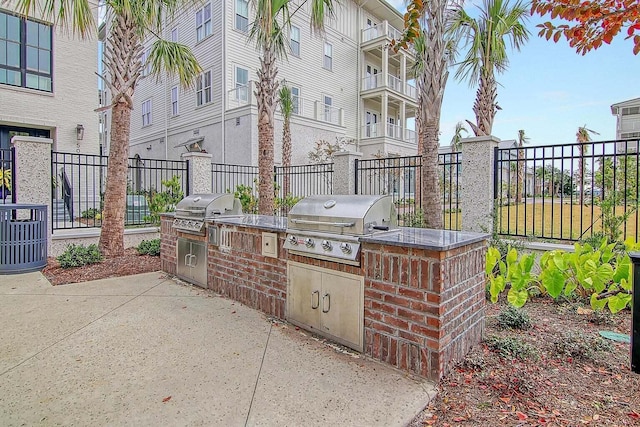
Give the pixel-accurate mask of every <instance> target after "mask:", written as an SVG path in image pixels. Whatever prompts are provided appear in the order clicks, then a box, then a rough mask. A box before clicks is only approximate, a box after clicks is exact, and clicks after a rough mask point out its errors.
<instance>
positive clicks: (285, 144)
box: [282, 116, 291, 197]
mask: <svg viewBox="0 0 640 427" xmlns="http://www.w3.org/2000/svg"><path fill="white" fill-rule="evenodd" d="M282 128H283V129H282V166H283V167H284V176H283V177H282V195H283V196H284V197H286V196H287V194H289V192H290V191H291V189H290V185H291V184H290V177H289V173H290V166H291V119H290V118H289V117H288V116H285V118H284V123H283V125H282Z"/></svg>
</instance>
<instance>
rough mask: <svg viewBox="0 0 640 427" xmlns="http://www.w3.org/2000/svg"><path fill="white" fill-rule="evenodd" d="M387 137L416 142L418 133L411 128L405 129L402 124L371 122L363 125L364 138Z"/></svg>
mask: <svg viewBox="0 0 640 427" xmlns="http://www.w3.org/2000/svg"><path fill="white" fill-rule="evenodd" d="M383 136H384V137H387V138H391V139H395V140H398V141H404V142H409V143H412V144H415V143H416V133H415V132H414V131H413V130H411V129H404V128H402V126H400V125H396V124H392V123H387V125H386V126H383V124H382V123H370V124H368V125H364V126H363V127H362V138H363V139H368V138H378V137H383Z"/></svg>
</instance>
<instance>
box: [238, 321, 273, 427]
mask: <svg viewBox="0 0 640 427" xmlns="http://www.w3.org/2000/svg"><path fill="white" fill-rule="evenodd" d="M272 329H273V323H272V322H270V324H269V333H268V334H267V342H266V343H265V344H264V351H263V352H262V360H260V368H259V369H258V375H257V376H256V383H255V384H254V385H253V393H252V394H251V402H250V403H249V410H248V411H247V419H246V420H245V421H244V426H245V427H247V426H248V425H249V416H250V415H251V408H252V407H253V399H254V398H255V397H256V390H257V389H258V383H259V382H260V374H261V373H262V365H264V358H265V356H266V354H267V348H269V338H271V331H272Z"/></svg>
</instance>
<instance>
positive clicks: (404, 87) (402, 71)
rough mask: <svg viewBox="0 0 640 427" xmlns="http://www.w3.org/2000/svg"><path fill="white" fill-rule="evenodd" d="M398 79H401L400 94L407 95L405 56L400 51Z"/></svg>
mask: <svg viewBox="0 0 640 427" xmlns="http://www.w3.org/2000/svg"><path fill="white" fill-rule="evenodd" d="M400 78H401V79H402V88H401V90H402V93H404V94H406V93H407V81H408V80H409V79H408V78H407V55H406V54H405V53H404V51H400Z"/></svg>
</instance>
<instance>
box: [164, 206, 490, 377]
mask: <svg viewBox="0 0 640 427" xmlns="http://www.w3.org/2000/svg"><path fill="white" fill-rule="evenodd" d="M172 221H173V216H172V215H171V214H165V215H163V216H162V224H161V239H162V244H161V260H162V269H163V270H164V271H165V272H167V273H169V274H176V268H177V242H178V239H179V238H181V239H188V240H189V241H192V242H193V243H194V244H199V245H206V263H207V281H206V282H207V288H209V289H211V290H213V291H215V292H217V293H220V294H221V295H224V296H226V297H228V298H231V299H234V300H236V301H239V302H241V303H243V304H245V305H247V306H249V307H252V308H255V309H257V310H261V311H263V312H264V313H266V314H267V315H269V316H274V317H276V318H279V319H283V320H289V318H290V317H291V313H290V312H291V311H292V310H293V305H292V304H289V305H288V304H287V291H288V289H290V287H289V285H290V281H291V278H290V277H288V272H289V271H293V270H291V266H292V265H296V266H299V265H303V266H304V267H307V266H308V268H309V269H310V270H311V271H312V272H315V273H314V274H316V276H314V277H318V278H319V277H321V274H326V275H328V276H327V277H329V279H328V281H334V278H335V280H342V279H341V278H342V277H343V276H346V277H348V278H350V279H349V280H350V282H349V286H351V284H353V283H355V286H354V287H353V289H354V292H355V294H354V293H352V294H350V295H355V297H353V298H351V299H350V300H349V301H350V304H349V306H350V308H349V310H352V311H353V310H355V312H354V313H353V316H352V317H354V320H355V321H356V323H357V320H358V319H360V320H361V322H360V325H361V328H362V329H361V330H358V331H356V334H355V336H356V339H357V337H358V336H361V337H362V341H361V345H357V344H356V345H350V346H351V347H353V348H361V349H362V350H363V351H364V353H365V354H366V355H367V356H369V357H372V358H374V359H377V360H380V361H383V362H386V363H389V364H391V365H393V366H395V367H397V368H399V369H402V370H405V371H408V372H410V373H412V374H416V375H419V376H422V377H425V378H429V379H432V380H438V379H440V378H442V376H444V375H445V373H447V372H448V370H449V369H451V367H452V366H453V365H454V364H455V363H456V362H458V361H460V360H462V358H463V357H464V356H465V355H466V353H467V352H468V351H469V350H470V349H471V347H472V346H474V345H476V344H478V343H479V342H480V341H481V339H482V334H483V330H484V322H485V285H484V282H485V281H484V263H485V254H486V239H487V237H488V236H487V235H485V234H479V233H467V232H456V231H445V230H428V229H418V228H400V229H399V231H390V232H388V233H380V234H376V235H374V236H368V237H362V238H361V239H360V242H361V245H362V246H361V255H360V258H361V263H360V265H359V266H354V265H347V264H343V263H338V262H333V261H325V260H322V259H316V258H310V257H305V256H301V255H297V254H290V253H289V252H288V251H287V250H286V249H284V248H283V245H284V241H285V238H286V232H285V230H286V228H287V220H286V218H280V217H271V216H261V215H244V216H240V217H220V218H217V219H214V220H211V221H208V223H207V230H208V231H207V233H206V234H205V235H204V236H201V235H193V234H188V233H183V232H180V231H177V230H175V229H174V228H173V227H172ZM314 280H315V279H314ZM318 280H319V279H318ZM345 283H347V282H345ZM358 283H360V285H358ZM328 285H330V283H328ZM316 292H317V291H315V292H313V293H312V294H310V295H312V296H311V298H310V300H311V301H310V304H311V305H314V304H316V305H315V306H314V307H313V308H314V309H315V308H320V309H319V310H316V311H317V312H318V313H320V311H321V310H322V312H323V313H327V312H328V311H329V310H330V309H328V308H327V307H330V305H331V301H329V302H328V305H326V306H325V301H324V298H322V302H320V298H321V297H320V293H318V296H317V299H316V300H314V296H313V294H315V293H316ZM323 292H324V291H323ZM343 299H344V298H343ZM331 300H334V301H335V302H334V304H336V305H337V304H340V298H337V297H334V298H332V299H331ZM306 301H307V300H306V299H305V302H306ZM314 301H316V302H314ZM318 306H320V307H318ZM325 310H326V311H325ZM349 316H351V313H346V314H345V315H344V317H345V318H347V317H349ZM296 323H297V324H298V323H299V322H296ZM329 324H330V322H329ZM310 329H311V330H313V331H314V332H317V333H319V334H322V333H323V329H322V328H313V327H312V328H310ZM327 330H328V328H327ZM328 336H330V337H334V336H340V333H339V332H335V333H334V332H331V333H329V334H328ZM347 338H349V337H347ZM338 341H339V342H343V341H345V342H352V341H353V340H352V339H351V338H349V339H345V340H342V341H341V340H340V339H338Z"/></svg>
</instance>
